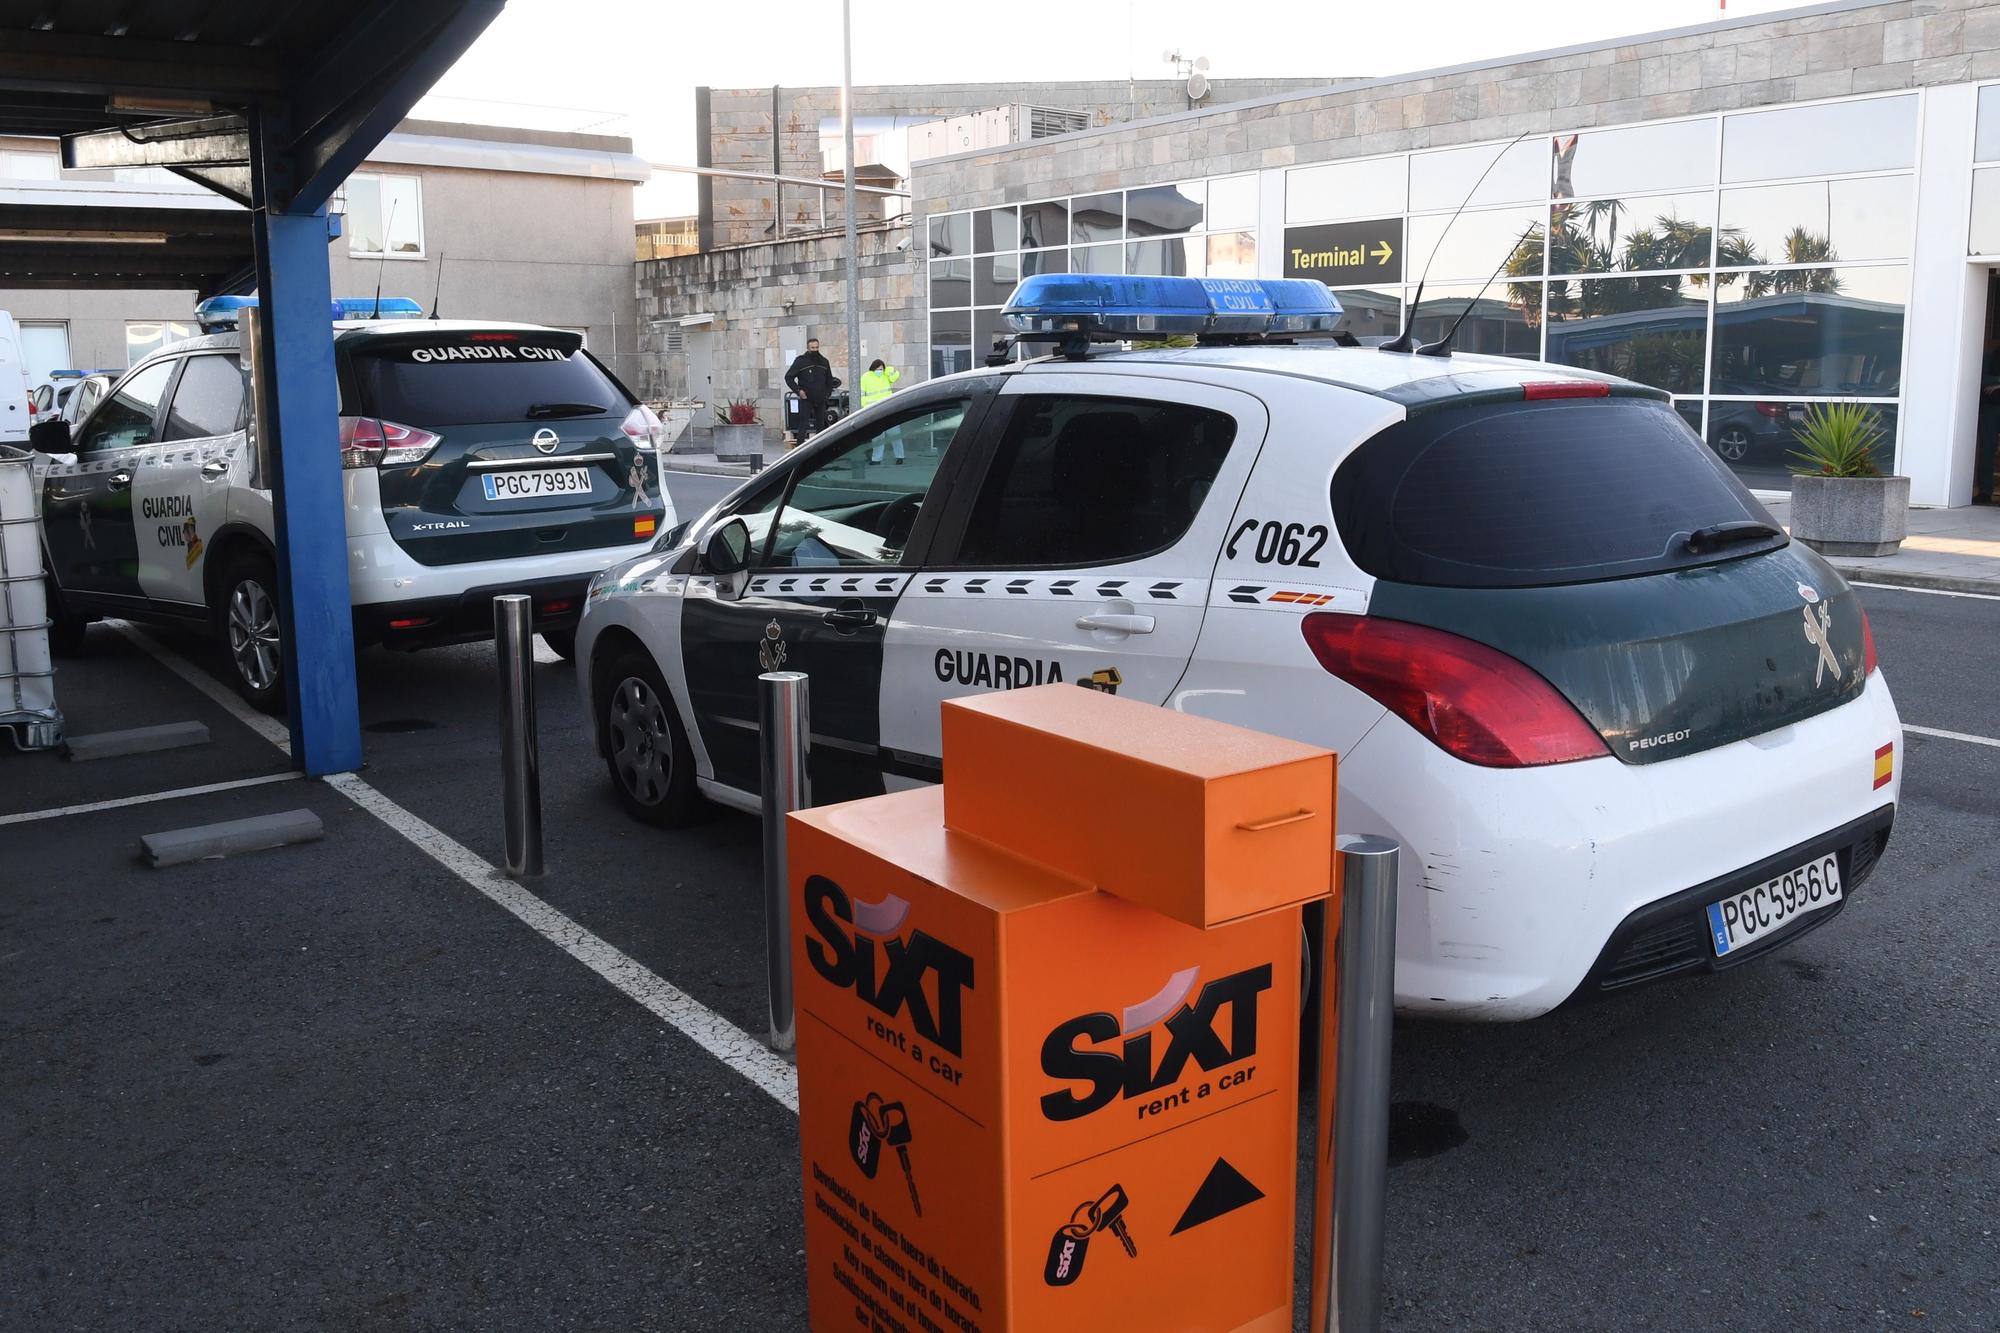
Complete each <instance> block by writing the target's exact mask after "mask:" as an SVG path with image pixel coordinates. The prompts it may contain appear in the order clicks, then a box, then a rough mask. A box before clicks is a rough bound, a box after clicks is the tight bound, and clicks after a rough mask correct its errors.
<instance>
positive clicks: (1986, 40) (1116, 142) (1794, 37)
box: [912, 0, 2000, 225]
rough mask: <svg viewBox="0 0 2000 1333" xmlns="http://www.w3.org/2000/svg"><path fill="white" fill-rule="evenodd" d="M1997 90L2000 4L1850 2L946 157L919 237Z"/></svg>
mask: <svg viewBox="0 0 2000 1333" xmlns="http://www.w3.org/2000/svg"><path fill="white" fill-rule="evenodd" d="M1524 12H1530V11H1524ZM1542 12H1551V13H1552V12H1554V11H1542ZM1525 30H1526V29H1524V31H1525ZM1550 30H1551V31H1553V28H1551V29H1550ZM1994 77H2000V4H1995V3H1992V0H1900V2H1899V3H1891V4H1869V3H1853V2H1851V0H1850V2H1849V3H1839V4H1827V5H1819V6H1815V7H1813V8H1811V9H1806V10H1795V11H1792V12H1791V14H1790V15H1789V16H1786V17H1783V18H1777V19H1772V18H1768V17H1766V18H1756V19H1744V20H1738V21H1735V22H1729V23H1717V24H1710V25H1706V26H1704V27H1702V28H1699V29H1683V30H1679V31H1677V32H1671V33H1661V34H1657V35H1656V36H1654V37H1653V38H1651V39H1648V40H1641V41H1627V42H1624V43H1620V44H1606V45H1600V46H1593V47H1586V48H1577V49H1573V50H1570V51H1567V52H1563V53H1558V54H1552V55H1547V56H1543V57H1540V58H1537V59H1526V60H1512V61H1508V60H1499V61H1491V62H1486V63H1482V64H1478V65H1470V66H1463V67H1459V68H1457V69H1453V70H1447V71H1443V72H1439V73H1435V74H1427V75H1422V76H1418V77H1413V78H1403V79H1381V80H1372V81H1368V82H1364V83H1358V84H1354V85H1351V86H1346V87H1342V88H1339V89H1337V90H1334V91H1330V92H1328V93H1326V94H1324V95H1321V96H1316V97H1299V98H1290V99H1287V100H1284V101H1278V102H1272V103H1269V104H1267V105H1262V106H1252V107H1242V106H1238V107H1217V108H1215V109H1214V110H1213V111H1207V112H1204V113H1202V114H1199V115H1190V116H1185V117H1182V118H1179V119H1175V120H1171V121H1168V122H1165V123H1154V124H1150V125H1149V124H1132V125H1121V126H1117V127H1114V128H1112V129H1109V130H1104V131H1086V132H1083V133H1078V134H1070V135H1064V136H1061V137H1059V138H1055V139H1045V140H1040V141H1038V142H1036V143H1033V144H1029V145H1023V146H1017V147H1014V148H1010V149H1004V150H993V151H990V152H984V153H976V154H974V153H967V154H961V155H958V156H955V157H950V158H937V159H933V160H931V161H928V162H920V163H918V164H916V165H915V167H914V168H913V170H914V174H915V180H914V182H913V184H912V193H913V195H914V196H915V197H914V200H913V204H914V211H915V212H916V213H917V214H918V215H919V223H920V225H921V216H922V215H925V214H929V213H935V212H942V211H947V210H950V209H959V208H966V207H973V208H977V207H981V206H991V205H994V204H998V203H1001V202H1004V201H1007V200H1012V199H1027V198H1034V197H1037V196H1041V195H1051V194H1062V193H1064V192H1079V193H1080V192H1084V191H1090V190H1102V189H1111V188H1114V187H1116V186H1120V185H1125V186H1133V185H1147V184H1153V183H1159V182H1168V181H1176V180H1185V179H1187V178H1188V177H1191V176H1207V175H1222V174H1226V173H1229V172H1239V171H1250V170H1256V169H1259V168H1265V167H1286V166H1291V165H1293V164H1295V163H1303V162H1323V161H1331V160H1335V159H1339V158H1346V157H1362V156H1366V155H1369V154H1373V153H1392V152H1399V151H1405V150H1409V149H1417V148H1432V147H1438V146H1442V145H1446V144H1456V143H1465V142H1468V141H1472V140H1493V139H1505V138H1509V137H1511V136H1513V135H1517V134H1521V133H1523V132H1527V133H1546V132H1551V131H1560V130H1567V129H1588V128H1589V127H1591V126H1593V125H1617V124H1624V123H1627V122H1631V121H1641V120H1653V119H1659V118H1663V117H1670V116H1684V115H1691V114H1697V113H1701V112H1711V111H1726V110H1732V109H1736V108H1739V107H1751V106H1765V105H1770V104H1774V103H1784V102H1795V101H1808V100H1811V99H1814V98H1823V97H1839V96H1844V95H1847V94H1850V93H1864V92H1876V91H1884V90H1888V89H1896V88H1913V87H1921V86H1928V85H1937V84H1952V83H1963V82H1966V81H1968V80H1972V79H1982V78H1994Z"/></svg>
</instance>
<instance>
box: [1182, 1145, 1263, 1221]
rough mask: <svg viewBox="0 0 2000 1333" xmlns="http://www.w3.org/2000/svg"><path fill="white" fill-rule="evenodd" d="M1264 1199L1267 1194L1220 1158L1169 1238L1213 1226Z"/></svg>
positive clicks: (1209, 1171) (1209, 1170) (1216, 1160)
mask: <svg viewBox="0 0 2000 1333" xmlns="http://www.w3.org/2000/svg"><path fill="white" fill-rule="evenodd" d="M1263 1197H1264V1191H1262V1190H1260V1189H1258V1188H1257V1187H1256V1186H1255V1185H1252V1184H1251V1183H1250V1182H1249V1181H1247V1180H1245V1179H1244V1178H1243V1173H1242V1172H1241V1171H1238V1170H1237V1169H1236V1168H1235V1167H1233V1166H1231V1165H1230V1164H1229V1163H1228V1162H1226V1161H1224V1160H1223V1159H1222V1158H1220V1157H1218V1158H1216V1159H1215V1165H1214V1166H1212V1167H1210V1168H1209V1169H1208V1179H1206V1180H1204V1181H1202V1182H1201V1188H1200V1189H1198V1190H1196V1191H1195V1192H1194V1198H1192V1199H1190V1200H1189V1201H1188V1206H1187V1210H1186V1211H1185V1212H1183V1213H1182V1214H1181V1220H1180V1221H1178V1222H1176V1223H1174V1229H1173V1230H1172V1231H1171V1232H1169V1233H1168V1234H1169V1235H1174V1236H1178V1235H1180V1234H1181V1232H1183V1231H1186V1230H1187V1229H1188V1228H1189V1227H1198V1226H1200V1225H1201V1224H1202V1223H1203V1222H1213V1221H1214V1220H1215V1219H1216V1218H1218V1217H1221V1216H1222V1215H1223V1214H1224V1213H1233V1212H1235V1211H1236V1210H1237V1209H1238V1208H1241V1207H1243V1206H1244V1205H1245V1204H1252V1203H1255V1202H1257V1200H1259V1199H1261V1198H1263Z"/></svg>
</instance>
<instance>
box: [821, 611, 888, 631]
mask: <svg viewBox="0 0 2000 1333" xmlns="http://www.w3.org/2000/svg"><path fill="white" fill-rule="evenodd" d="M820 619H821V620H822V621H824V622H825V623H827V624H829V625H831V626H833V627H834V628H835V629H842V630H856V629H867V628H869V627H870V626H872V625H873V624H874V623H875V621H876V615H875V613H874V612H873V611H870V610H869V609H868V608H867V607H865V606H836V607H835V608H833V610H831V611H829V612H827V613H826V614H825V615H823V616H821V617H820Z"/></svg>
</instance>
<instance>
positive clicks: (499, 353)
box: [353, 333, 632, 429]
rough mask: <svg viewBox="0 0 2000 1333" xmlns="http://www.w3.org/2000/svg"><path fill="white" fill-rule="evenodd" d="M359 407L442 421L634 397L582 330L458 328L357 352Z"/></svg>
mask: <svg viewBox="0 0 2000 1333" xmlns="http://www.w3.org/2000/svg"><path fill="white" fill-rule="evenodd" d="M353 374H354V380H355V387H356V390H357V392H358V395H359V403H358V408H359V410H360V411H361V412H362V413H363V414H365V415H368V416H377V417H383V418H385V419H387V420H390V421H400V422H403V423H404V424H406V425H412V426H424V427H427V428H433V429H435V428H440V427H444V426H465V425H474V424H485V423H491V422H503V421H554V420H557V419H561V418H576V417H593V416H617V417H621V418H622V417H623V416H624V415H625V414H626V413H627V412H629V411H630V410H631V409H632V399H631V398H630V397H629V396H628V395H627V394H626V392H625V391H624V390H623V389H621V388H620V387H619V386H618V385H617V384H616V383H615V382H614V381H613V380H612V379H611V377H610V376H608V375H606V374H605V373H604V371H603V369H602V368H601V367H599V366H598V364H597V363H596V362H595V361H593V360H591V358H590V354H589V353H587V352H585V351H583V350H582V349H581V348H580V347H578V346H577V340H576V338H575V337H574V336H570V337H568V338H563V337H562V336H561V335H553V336H544V337H539V338H538V337H537V336H536V335H533V334H521V335H514V334H507V335H497V334H478V333H474V334H469V335H467V334H458V335H452V336H449V337H441V338H436V339H429V340H426V341H423V342H404V341H402V340H401V339H397V340H395V341H393V342H389V341H386V340H385V343H384V345H382V346H379V347H378V346H365V345H364V346H362V347H359V348H357V349H356V350H355V353H354V358H353Z"/></svg>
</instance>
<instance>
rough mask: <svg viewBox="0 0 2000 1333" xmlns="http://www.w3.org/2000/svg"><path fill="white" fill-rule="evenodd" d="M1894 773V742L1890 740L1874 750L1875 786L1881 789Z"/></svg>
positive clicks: (1886, 784)
mask: <svg viewBox="0 0 2000 1333" xmlns="http://www.w3.org/2000/svg"><path fill="white" fill-rule="evenodd" d="M1895 775H1896V743H1895V742H1894V741H1891V742H1890V743H1889V744H1887V745H1885V746H1883V747H1882V748H1881V749H1879V750H1877V751H1876V752H1875V788H1876V790H1878V791H1879V790H1881V789H1882V788H1884V787H1886V786H1888V785H1889V779H1890V778H1892V777H1894V776H1895Z"/></svg>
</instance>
